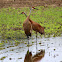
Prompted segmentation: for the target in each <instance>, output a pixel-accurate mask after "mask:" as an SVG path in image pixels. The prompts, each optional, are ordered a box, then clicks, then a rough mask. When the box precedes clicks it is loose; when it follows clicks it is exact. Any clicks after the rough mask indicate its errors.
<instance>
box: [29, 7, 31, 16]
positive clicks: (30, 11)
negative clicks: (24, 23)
mask: <svg viewBox="0 0 62 62" xmlns="http://www.w3.org/2000/svg"><path fill="white" fill-rule="evenodd" d="M31 10H32V8H31V9H30V13H29V16H30V14H31Z"/></svg>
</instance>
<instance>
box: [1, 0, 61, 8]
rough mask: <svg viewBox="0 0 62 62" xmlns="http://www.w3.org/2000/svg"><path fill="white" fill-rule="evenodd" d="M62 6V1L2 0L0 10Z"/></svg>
mask: <svg viewBox="0 0 62 62" xmlns="http://www.w3.org/2000/svg"><path fill="white" fill-rule="evenodd" d="M48 5H52V6H62V0H0V8H3V7H4V8H6V7H16V8H20V7H31V6H45V7H47V6H48Z"/></svg>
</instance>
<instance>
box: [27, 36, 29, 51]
mask: <svg viewBox="0 0 62 62" xmlns="http://www.w3.org/2000/svg"><path fill="white" fill-rule="evenodd" d="M27 39H28V50H29V36H27Z"/></svg>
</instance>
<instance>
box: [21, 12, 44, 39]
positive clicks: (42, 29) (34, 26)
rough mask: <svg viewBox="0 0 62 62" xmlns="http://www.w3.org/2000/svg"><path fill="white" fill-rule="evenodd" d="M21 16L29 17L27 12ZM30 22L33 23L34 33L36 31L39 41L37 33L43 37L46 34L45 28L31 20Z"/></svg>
mask: <svg viewBox="0 0 62 62" xmlns="http://www.w3.org/2000/svg"><path fill="white" fill-rule="evenodd" d="M21 14H25V16H26V17H27V15H26V13H25V12H22V13H21ZM29 21H30V23H31V25H32V29H33V30H34V31H36V39H37V32H39V33H40V34H41V35H42V34H45V32H44V27H42V26H41V25H40V24H38V23H37V22H34V21H32V20H31V19H30V18H29Z"/></svg>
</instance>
